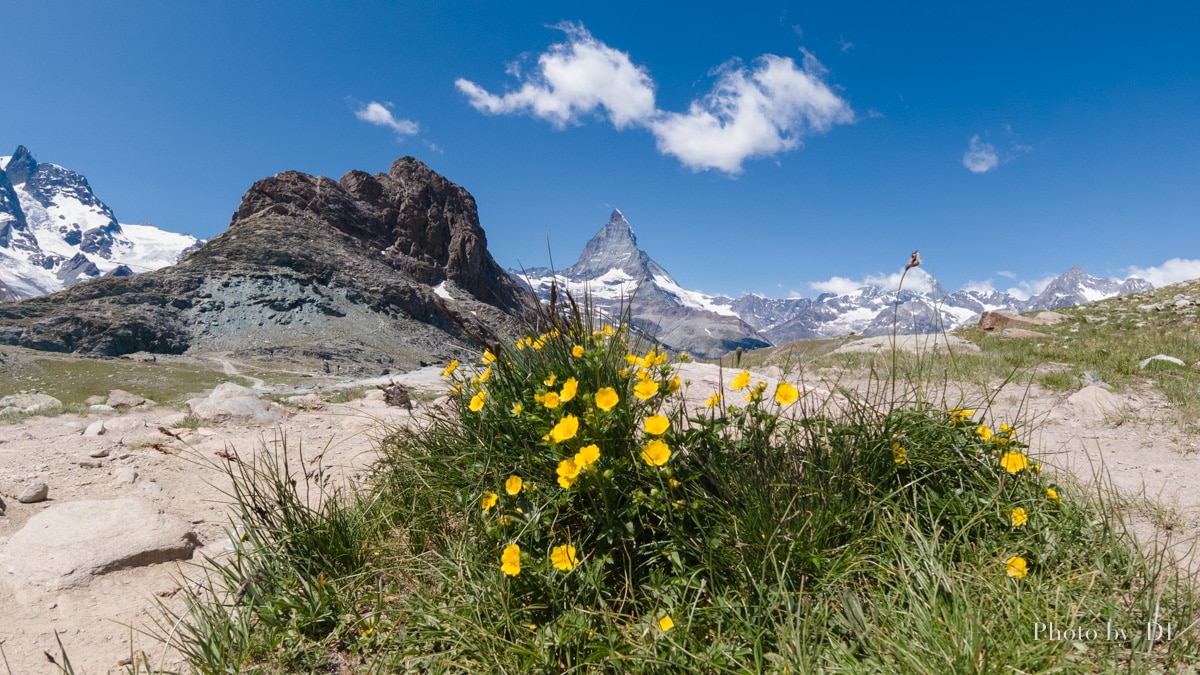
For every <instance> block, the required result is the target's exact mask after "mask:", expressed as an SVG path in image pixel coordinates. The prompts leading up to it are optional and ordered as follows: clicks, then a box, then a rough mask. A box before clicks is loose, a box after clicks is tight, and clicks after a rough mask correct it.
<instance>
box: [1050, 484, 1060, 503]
mask: <svg viewBox="0 0 1200 675" xmlns="http://www.w3.org/2000/svg"><path fill="white" fill-rule="evenodd" d="M1046 496H1047V497H1049V498H1050V500H1051V501H1055V502H1061V501H1062V499H1060V498H1059V497H1058V491H1057V490H1055V489H1054V488H1051V487H1048V488H1046Z"/></svg>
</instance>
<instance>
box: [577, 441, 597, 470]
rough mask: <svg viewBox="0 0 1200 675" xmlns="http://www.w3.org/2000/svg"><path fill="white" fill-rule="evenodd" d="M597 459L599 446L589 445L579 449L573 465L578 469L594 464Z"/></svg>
mask: <svg viewBox="0 0 1200 675" xmlns="http://www.w3.org/2000/svg"><path fill="white" fill-rule="evenodd" d="M599 459H600V446H598V445H596V444H595V443H592V444H591V445H585V446H583V447H582V448H580V449H579V452H577V453H575V463H576V464H578V465H579V467H580V468H583V467H585V466H589V465H592V464H595V463H596V462H597V461H598V460H599Z"/></svg>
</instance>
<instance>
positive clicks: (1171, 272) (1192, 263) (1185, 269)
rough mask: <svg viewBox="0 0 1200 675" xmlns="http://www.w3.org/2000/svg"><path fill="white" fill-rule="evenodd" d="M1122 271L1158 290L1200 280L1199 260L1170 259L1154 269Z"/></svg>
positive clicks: (1129, 268) (1134, 268) (1136, 268)
mask: <svg viewBox="0 0 1200 675" xmlns="http://www.w3.org/2000/svg"><path fill="white" fill-rule="evenodd" d="M1124 271H1125V272H1126V273H1127V274H1128V275H1129V276H1131V277H1140V278H1142V279H1145V280H1146V281H1149V282H1150V283H1151V284H1152V285H1153V286H1154V287H1155V288H1158V287H1159V286H1166V285H1169V284H1176V283H1179V282H1180V281H1190V280H1191V279H1200V260H1184V259H1183V258H1171V259H1170V260H1168V261H1166V262H1165V263H1163V264H1161V265H1158V266H1156V267H1145V268H1143V267H1128V268H1126V269H1125V270H1124Z"/></svg>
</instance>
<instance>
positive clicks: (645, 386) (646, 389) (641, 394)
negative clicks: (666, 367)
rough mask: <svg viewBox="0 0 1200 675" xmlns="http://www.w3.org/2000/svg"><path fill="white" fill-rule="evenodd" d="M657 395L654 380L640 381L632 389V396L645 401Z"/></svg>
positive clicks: (656, 384)
mask: <svg viewBox="0 0 1200 675" xmlns="http://www.w3.org/2000/svg"><path fill="white" fill-rule="evenodd" d="M657 393H658V383H657V382H655V381H654V380H642V381H641V382H638V383H637V386H635V387H634V388H633V395H634V396H637V397H638V398H640V399H642V400H643V401H645V400H646V399H648V398H650V397H651V396H653V395H655V394H657Z"/></svg>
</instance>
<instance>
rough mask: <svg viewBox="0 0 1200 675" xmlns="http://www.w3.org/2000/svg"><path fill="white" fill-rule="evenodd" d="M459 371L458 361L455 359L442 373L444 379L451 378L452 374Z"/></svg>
mask: <svg viewBox="0 0 1200 675" xmlns="http://www.w3.org/2000/svg"><path fill="white" fill-rule="evenodd" d="M457 369H458V359H454V360H453V361H451V362H450V365H448V366H446V369H445V370H443V371H442V377H450V373H453V372H454V371H455V370H457Z"/></svg>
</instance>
